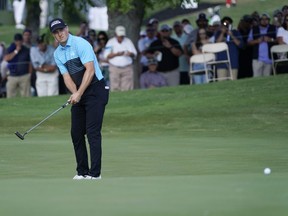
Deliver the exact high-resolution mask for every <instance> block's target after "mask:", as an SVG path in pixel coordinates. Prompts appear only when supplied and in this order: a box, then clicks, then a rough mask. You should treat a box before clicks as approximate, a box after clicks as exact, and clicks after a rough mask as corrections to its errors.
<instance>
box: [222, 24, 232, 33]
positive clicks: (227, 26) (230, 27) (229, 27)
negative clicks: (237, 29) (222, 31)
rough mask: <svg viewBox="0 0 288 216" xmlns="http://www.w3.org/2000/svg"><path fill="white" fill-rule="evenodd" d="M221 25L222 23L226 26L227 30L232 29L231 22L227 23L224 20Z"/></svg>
mask: <svg viewBox="0 0 288 216" xmlns="http://www.w3.org/2000/svg"><path fill="white" fill-rule="evenodd" d="M223 25H224V26H225V27H226V28H228V30H229V31H231V30H232V25H231V24H229V23H227V22H224V23H223Z"/></svg>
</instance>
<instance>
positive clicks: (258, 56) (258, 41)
mask: <svg viewBox="0 0 288 216" xmlns="http://www.w3.org/2000/svg"><path fill="white" fill-rule="evenodd" d="M276 32H277V29H276V26H274V25H271V24H270V16H269V14H267V13H263V14H262V15H261V17H260V24H259V26H254V27H253V28H252V29H251V30H250V32H249V37H248V45H250V46H253V62H252V65H253V76H254V77H259V76H270V75H271V72H272V60H271V53H270V49H271V47H272V46H273V45H275V44H276Z"/></svg>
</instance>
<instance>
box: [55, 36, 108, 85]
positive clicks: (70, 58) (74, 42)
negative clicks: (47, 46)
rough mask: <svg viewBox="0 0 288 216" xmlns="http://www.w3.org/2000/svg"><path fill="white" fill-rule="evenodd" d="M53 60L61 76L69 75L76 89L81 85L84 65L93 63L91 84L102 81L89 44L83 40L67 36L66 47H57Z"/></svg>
mask: <svg viewBox="0 0 288 216" xmlns="http://www.w3.org/2000/svg"><path fill="white" fill-rule="evenodd" d="M54 59H55V62H56V64H57V66H58V68H59V71H60V72H61V74H62V75H63V74H65V73H69V74H70V76H71V78H72V80H73V81H74V83H75V84H76V86H77V87H79V86H80V85H81V82H82V78H83V75H84V72H85V70H86V69H85V67H84V64H86V63H88V62H91V61H93V62H94V69H95V76H94V78H93V80H92V83H93V82H95V81H97V80H98V81H99V80H101V79H103V75H102V72H101V70H100V67H99V64H98V61H97V58H96V56H95V53H94V51H93V48H92V46H91V44H90V43H89V42H88V41H86V40H85V39H83V38H81V37H77V36H73V35H71V34H69V36H68V40H67V43H66V45H65V46H64V47H63V46H61V45H59V46H58V47H57V49H56V50H55V52H54Z"/></svg>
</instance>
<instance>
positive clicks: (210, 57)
mask: <svg viewBox="0 0 288 216" xmlns="http://www.w3.org/2000/svg"><path fill="white" fill-rule="evenodd" d="M211 61H215V55H214V54H213V53H203V54H195V55H193V56H191V58H190V67H189V68H190V70H189V75H190V84H192V83H193V82H192V80H193V79H192V78H193V74H203V73H205V74H206V79H207V82H208V80H209V71H210V69H209V68H206V67H207V65H206V64H205V62H211ZM198 63H200V64H201V63H202V64H204V69H201V70H193V65H194V64H198Z"/></svg>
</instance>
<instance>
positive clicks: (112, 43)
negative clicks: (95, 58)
mask: <svg viewBox="0 0 288 216" xmlns="http://www.w3.org/2000/svg"><path fill="white" fill-rule="evenodd" d="M127 51H128V52H131V53H133V54H134V56H136V55H137V51H136V48H135V46H134V44H133V43H132V41H131V40H130V39H129V38H126V37H125V38H124V39H123V41H122V43H119V42H118V40H117V38H116V37H113V38H111V39H110V40H108V42H107V44H106V47H105V52H104V57H105V58H107V56H108V55H109V54H110V53H117V52H127ZM108 61H109V63H110V64H112V65H114V66H117V67H125V66H128V65H131V64H132V63H133V59H132V58H131V57H130V56H125V55H122V56H115V57H114V58H111V59H109V60H108Z"/></svg>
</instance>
